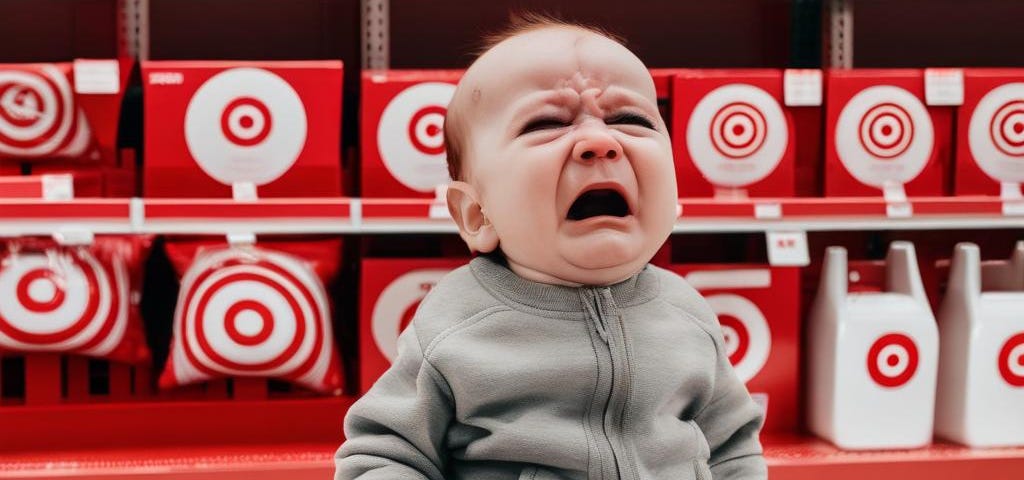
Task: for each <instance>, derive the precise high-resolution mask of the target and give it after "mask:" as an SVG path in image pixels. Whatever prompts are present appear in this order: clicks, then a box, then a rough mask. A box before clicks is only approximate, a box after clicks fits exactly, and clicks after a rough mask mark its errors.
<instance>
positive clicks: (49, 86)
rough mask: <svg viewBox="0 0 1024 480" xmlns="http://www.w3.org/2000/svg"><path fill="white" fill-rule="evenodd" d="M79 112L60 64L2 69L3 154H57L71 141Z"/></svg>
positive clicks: (0, 142) (0, 119) (0, 144)
mask: <svg viewBox="0 0 1024 480" xmlns="http://www.w3.org/2000/svg"><path fill="white" fill-rule="evenodd" d="M76 114H78V112H76V111H75V108H74V103H73V100H72V96H71V86H70V84H69V83H68V80H67V76H66V75H65V74H64V72H62V71H61V70H60V69H58V68H57V67H55V66H53V65H43V66H41V67H39V69H38V70H37V71H28V70H2V71H0V153H3V154H7V155H11V156H16V157H37V156H45V155H53V154H55V153H57V152H58V151H59V150H60V149H61V148H62V147H64V146H65V145H66V144H67V143H68V142H69V141H70V140H71V137H72V135H73V133H74V130H75V129H76V125H75V123H76V121H77V118H78V117H77V116H76ZM78 116H80V115H78Z"/></svg>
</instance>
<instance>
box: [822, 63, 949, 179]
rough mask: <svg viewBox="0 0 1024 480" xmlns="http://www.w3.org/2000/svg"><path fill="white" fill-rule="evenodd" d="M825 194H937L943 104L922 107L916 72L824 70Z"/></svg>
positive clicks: (945, 160)
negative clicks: (895, 191)
mask: <svg viewBox="0 0 1024 480" xmlns="http://www.w3.org/2000/svg"><path fill="white" fill-rule="evenodd" d="M826 82H827V83H826V95H827V100H826V107H825V110H826V114H825V116H826V132H825V143H826V149H825V152H826V153H825V195H826V196H873V195H880V194H882V193H883V188H885V186H886V185H887V184H888V185H892V186H894V187H896V186H902V187H903V189H904V192H905V193H906V194H907V195H916V196H928V195H942V194H943V193H944V188H943V186H944V184H945V169H946V167H947V166H948V165H949V162H950V151H951V150H950V148H951V147H950V142H951V141H952V121H953V118H952V115H953V111H952V109H951V108H949V107H931V106H926V105H925V101H924V98H925V92H924V71H923V70H920V69H900V70H872V69H864V70H830V71H829V72H828V74H827V76H826Z"/></svg>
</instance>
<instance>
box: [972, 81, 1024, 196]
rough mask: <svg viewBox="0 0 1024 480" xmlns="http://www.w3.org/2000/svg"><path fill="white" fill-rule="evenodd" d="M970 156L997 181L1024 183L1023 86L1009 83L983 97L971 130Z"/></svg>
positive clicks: (975, 113) (973, 114) (974, 116)
mask: <svg viewBox="0 0 1024 480" xmlns="http://www.w3.org/2000/svg"><path fill="white" fill-rule="evenodd" d="M968 143H969V145H970V148H971V154H972V155H973V156H974V159H975V161H976V162H977V163H978V166H979V167H980V168H981V170H982V171H984V172H985V174H987V175H988V176H990V177H992V178H993V179H995V180H996V181H1000V182H1017V183H1019V182H1024V83H1009V84H1006V85H1002V86H1000V87H998V88H995V89H993V90H992V91H991V92H989V93H988V94H986V95H985V96H984V97H982V99H981V101H979V102H978V106H977V107H975V109H974V112H973V113H972V114H971V121H970V124H969V126H968Z"/></svg>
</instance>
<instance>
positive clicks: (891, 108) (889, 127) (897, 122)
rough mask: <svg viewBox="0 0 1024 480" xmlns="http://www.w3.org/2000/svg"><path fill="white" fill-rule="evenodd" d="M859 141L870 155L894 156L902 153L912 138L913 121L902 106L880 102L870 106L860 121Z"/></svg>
mask: <svg viewBox="0 0 1024 480" xmlns="http://www.w3.org/2000/svg"><path fill="white" fill-rule="evenodd" d="M859 138H860V143H861V145H862V146H863V147H864V149H865V150H867V151H868V152H869V153H871V155H874V156H875V157H878V158H894V157H897V156H899V155H902V154H903V153H904V152H906V151H907V147H909V146H910V141H911V140H913V138H914V122H913V120H911V118H910V114H909V113H907V111H906V110H904V109H903V107H900V106H899V105H896V104H893V103H882V104H879V105H875V106H874V107H871V109H870V110H868V111H867V113H865V114H864V118H862V119H861V121H860V129H859Z"/></svg>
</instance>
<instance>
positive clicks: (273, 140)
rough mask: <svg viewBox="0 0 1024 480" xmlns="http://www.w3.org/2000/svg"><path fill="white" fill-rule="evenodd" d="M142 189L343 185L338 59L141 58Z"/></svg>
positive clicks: (175, 192) (262, 192) (162, 193)
mask: <svg viewBox="0 0 1024 480" xmlns="http://www.w3.org/2000/svg"><path fill="white" fill-rule="evenodd" d="M142 79H143V84H144V89H145V100H144V103H145V105H144V106H145V132H144V135H145V148H146V161H145V167H144V194H145V195H146V196H148V197H231V196H232V186H233V185H236V184H252V185H255V186H256V187H257V188H258V191H257V194H258V196H261V197H316V196H340V195H341V164H340V158H339V150H340V142H341V80H342V64H341V62H340V61H294V62H236V61H216V62H215V61H203V62H198V61H191V62H182V61H159V62H143V63H142Z"/></svg>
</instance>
